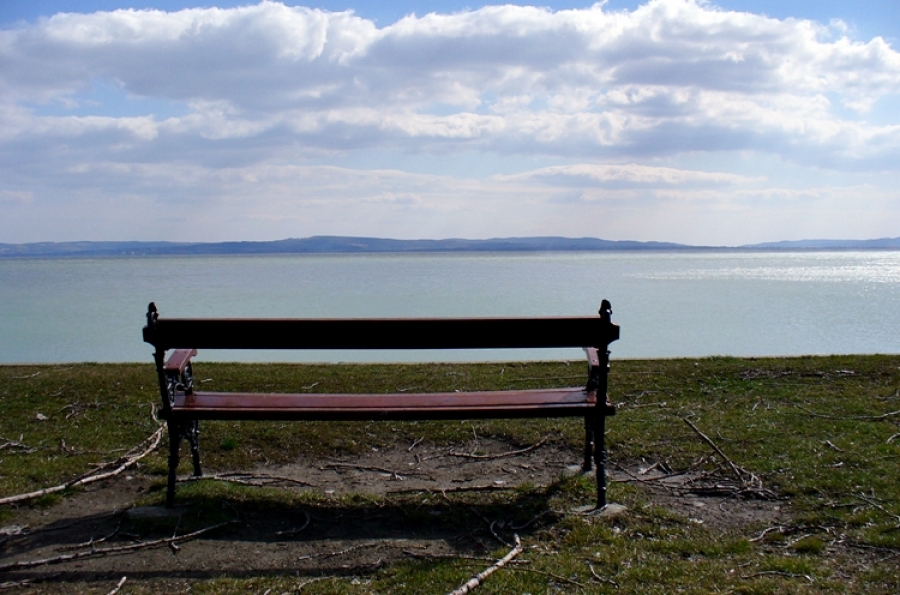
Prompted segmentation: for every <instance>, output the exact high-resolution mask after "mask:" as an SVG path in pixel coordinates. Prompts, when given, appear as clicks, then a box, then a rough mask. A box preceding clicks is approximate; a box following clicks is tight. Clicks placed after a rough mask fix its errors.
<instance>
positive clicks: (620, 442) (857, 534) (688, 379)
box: [0, 356, 900, 595]
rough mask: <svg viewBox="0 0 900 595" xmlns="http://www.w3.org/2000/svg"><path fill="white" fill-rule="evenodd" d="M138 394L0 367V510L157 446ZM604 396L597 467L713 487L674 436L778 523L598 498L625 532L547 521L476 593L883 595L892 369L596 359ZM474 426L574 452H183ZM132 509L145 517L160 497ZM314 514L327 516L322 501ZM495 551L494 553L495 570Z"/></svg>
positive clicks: (138, 381) (215, 497)
mask: <svg viewBox="0 0 900 595" xmlns="http://www.w3.org/2000/svg"><path fill="white" fill-rule="evenodd" d="M584 375H585V366H584V364H582V363H580V362H578V363H571V364H567V363H533V364H474V365H431V364H422V365H341V366H318V365H281V364H278V365H276V364H268V365H238V364H208V363H198V364H197V366H196V378H197V382H198V384H199V386H202V387H203V389H207V390H248V391H298V390H303V389H308V390H314V391H316V392H338V391H347V392H352V391H359V390H365V391H367V392H394V391H397V390H417V391H427V390H433V391H444V390H469V389H500V388H529V387H539V386H567V385H578V384H580V383H581V382H582V381H583V378H584ZM154 382H155V375H154V372H153V370H152V368H151V367H150V366H149V365H136V364H135V365H92V364H83V365H69V366H5V367H0V403H2V411H3V415H2V417H0V444H3V443H7V446H6V447H4V448H3V449H2V450H0V496H6V495H11V494H15V493H20V492H24V491H30V490H34V489H38V488H41V487H46V486H49V485H55V484H58V483H62V482H64V481H67V480H70V479H72V478H74V477H77V476H78V475H80V474H82V473H85V472H87V471H89V470H90V469H91V465H92V464H95V463H99V462H102V461H107V460H111V459H114V458H116V456H118V455H119V454H121V452H123V451H124V450H126V449H128V448H131V447H132V446H134V445H136V444H138V443H139V442H140V441H141V440H143V439H144V438H146V437H147V436H148V435H149V434H150V433H151V432H152V431H153V430H154V429H155V428H156V423H155V422H154V421H153V420H152V419H151V417H150V411H151V406H152V404H153V403H155V402H156V401H157V399H158V398H159V397H158V394H157V388H156V386H155V384H154ZM610 396H611V399H612V400H613V401H614V402H616V403H617V404H618V405H619V413H618V415H617V416H616V417H615V418H612V419H611V420H610V421H609V423H608V424H607V429H608V445H609V449H610V461H611V463H612V464H616V463H619V464H633V463H636V462H644V463H645V464H651V463H655V462H660V463H664V464H666V465H668V466H669V467H670V468H672V469H674V470H683V469H687V468H690V467H692V466H698V468H701V469H705V470H707V471H710V472H716V473H720V474H722V476H723V477H727V473H726V472H727V468H725V467H723V466H722V463H723V461H722V460H720V457H718V456H717V455H715V454H714V453H713V452H712V451H711V448H710V446H709V445H708V444H706V443H705V442H704V441H703V440H701V439H700V438H699V437H698V435H697V434H696V433H695V432H694V431H693V430H692V429H691V428H690V427H689V426H688V425H687V424H686V423H685V422H684V420H685V419H689V420H690V421H691V422H693V423H694V424H695V425H696V427H697V428H698V429H700V430H701V431H702V432H703V433H705V434H706V435H707V436H708V437H709V438H710V439H711V440H712V441H714V442H715V444H716V445H717V446H718V447H719V448H720V449H721V450H722V451H723V452H724V453H725V454H726V455H727V456H728V457H729V458H730V459H731V460H732V461H733V462H734V463H735V464H736V465H739V466H740V467H742V468H743V469H746V470H748V471H750V472H752V473H754V474H755V475H756V476H758V477H759V478H760V479H761V480H762V482H763V484H764V485H765V487H766V488H768V489H770V490H772V491H773V492H775V493H776V494H778V495H779V497H781V498H783V499H784V500H783V502H781V505H782V506H783V508H784V510H785V511H787V512H788V518H787V520H786V521H784V522H783V523H782V526H781V527H778V528H777V529H778V530H772V531H769V532H768V533H765V534H763V531H764V530H766V529H767V528H769V527H767V526H765V525H764V524H760V525H747V526H740V527H726V528H719V529H716V528H711V527H708V526H705V525H701V524H697V523H695V522H691V520H690V519H688V518H686V517H683V516H681V515H679V514H676V513H674V512H671V511H670V510H668V509H666V508H665V507H664V506H659V505H657V504H656V503H655V502H654V501H653V499H652V498H651V497H650V496H649V495H648V493H647V492H646V491H644V490H642V489H641V488H640V486H638V485H635V484H633V483H614V484H612V485H611V486H610V492H609V497H610V499H611V500H612V501H614V502H621V503H624V504H626V505H627V506H628V511H627V512H626V513H625V514H623V515H620V516H618V517H615V518H612V519H602V518H596V517H584V516H577V515H570V514H556V515H549V516H548V517H546V519H545V521H543V522H542V523H539V524H537V525H536V526H535V527H534V528H533V530H531V531H530V532H528V533H527V534H523V542H524V544H525V546H526V550H525V552H524V553H523V554H522V556H521V558H522V559H523V560H527V561H528V564H527V565H520V566H515V567H513V568H509V569H504V570H501V571H499V572H498V573H496V574H494V575H493V576H491V577H490V578H489V579H487V581H486V582H485V583H484V584H483V585H482V586H481V587H479V588H478V590H477V593H479V594H485V595H487V594H490V593H526V592H528V593H535V594H536V593H557V592H589V593H647V594H650V593H660V594H662V593H665V594H668V593H674V592H680V593H698V594H699V593H742V594H755V593H760V594H762V593H776V592H784V593H788V592H789V593H860V594H862V593H865V594H866V595H875V594H880V593H884V594H887V593H897V592H900V474H898V470H900V436H897V434H898V433H900V429H898V426H900V413H898V410H900V357H898V356H844V357H804V358H760V359H737V358H708V359H697V360H694V359H684V360H654V361H615V360H614V361H613V366H612V375H611V378H610ZM39 414H40V416H41V417H46V418H47V419H43V420H42V419H39ZM473 427H474V429H475V431H476V432H477V433H478V435H479V436H485V437H497V438H501V439H504V440H507V441H509V442H511V443H513V444H516V445H529V444H533V443H534V442H536V441H538V440H540V439H541V438H543V437H544V436H546V435H547V434H551V435H552V436H554V439H555V440H556V441H558V442H561V443H566V444H569V445H570V446H572V447H573V448H574V449H576V450H577V449H578V448H580V444H581V440H582V431H583V430H582V427H581V423H580V422H579V421H578V420H529V421H502V420H499V421H494V420H485V421H476V422H471V423H466V424H460V423H458V422H427V423H426V422H409V423H398V422H391V423H352V424H350V423H347V424H344V423H331V424H327V423H300V422H297V423H253V422H241V423H231V422H210V423H205V424H204V425H203V433H202V435H201V440H202V449H203V453H204V461H205V464H206V465H207V466H208V467H210V468H215V469H229V468H234V469H237V468H247V467H249V466H252V465H255V464H256V463H260V462H263V461H271V462H274V463H279V462H288V461H291V460H294V459H296V457H297V456H299V455H304V456H322V457H325V456H333V455H335V454H352V453H360V452H363V451H364V450H365V449H368V448H371V447H373V446H374V447H377V448H389V447H391V446H394V445H408V444H410V443H411V442H413V441H414V440H417V439H419V438H422V437H423V436H424V437H427V440H428V441H429V442H431V443H433V444H461V443H464V442H466V441H468V440H469V439H470V438H471V433H472V431H473ZM185 469H186V467H185ZM142 471H143V472H144V473H148V474H150V475H155V476H157V477H158V483H159V485H160V486H162V485H163V483H164V474H165V459H164V449H160V452H158V453H156V454H154V455H152V456H151V457H148V458H147V459H145V461H144V462H143V463H142ZM592 490H593V488H592V485H591V481H590V480H589V479H587V478H580V477H576V478H571V479H568V480H563V481H561V482H559V483H558V484H555V485H553V486H551V487H550V488H548V489H547V491H546V492H545V491H544V488H534V489H533V490H530V491H529V490H523V491H519V492H510V493H503V494H480V495H476V494H465V495H463V494H461V495H453V496H449V497H448V499H447V501H446V502H444V504H443V506H445V512H446V515H447V519H448V520H446V521H445V522H453V523H466V522H472V517H471V514H472V513H471V509H472V508H473V507H474V506H478V507H482V508H483V510H489V511H493V510H496V511H498V512H497V513H498V514H505V515H506V516H510V514H511V513H510V510H515V511H518V512H516V514H517V515H518V516H517V518H521V519H525V520H527V519H528V518H531V517H533V516H534V515H535V514H537V513H539V512H540V511H542V510H547V509H548V508H549V509H552V510H554V511H566V510H571V509H572V508H574V507H575V506H577V505H580V504H585V503H588V502H590V501H591V498H592ZM62 497H63V498H65V497H66V495H65V494H64V495H63V496H62ZM148 498H149V500H150V501H151V502H154V503H159V502H161V501H162V499H163V494H162V492H161V491H156V492H152V493H151V494H150V495H149V496H148ZM179 498H185V499H188V500H192V501H197V502H207V503H209V504H208V506H209V508H210V510H216V511H219V512H218V514H219V516H221V510H222V506H221V502H222V501H227V502H230V503H232V504H240V505H241V506H242V507H244V508H246V509H249V510H260V511H265V510H267V509H268V508H267V507H275V509H278V508H279V507H283V506H286V505H291V503H302V505H303V506H305V507H310V508H315V507H321V506H325V505H326V504H325V503H324V501H323V500H322V497H321V496H317V495H314V494H310V493H300V494H296V493H293V492H290V493H289V492H288V491H286V490H271V489H261V488H246V487H235V486H226V485H223V484H216V483H213V482H199V483H197V484H191V485H184V486H180V487H179ZM58 500H59V498H58V497H57V498H55V499H54V498H50V499H47V500H45V501H43V502H40V503H34V504H31V506H52V505H53V504H54V502H57V501H58ZM337 505H338V506H339V507H344V508H346V509H347V510H348V511H353V510H356V509H357V508H358V507H364V506H371V505H372V497H370V496H367V495H364V494H362V495H358V496H347V497H342V498H341V499H339V501H338V504H337ZM418 505H419V503H418V501H416V500H415V499H414V498H410V497H407V496H397V497H390V498H381V499H380V501H379V506H386V507H393V508H395V509H397V510H398V511H401V513H402V514H404V515H415V514H417V513H416V512H415V511H416V510H417V507H418ZM327 506H328V507H330V508H329V509H333V507H334V506H335V500H334V499H332V500H329V501H328V503H327ZM18 510H19V509H17V508H11V507H6V508H3V509H0V520H3V521H4V522H5V523H6V522H9V523H14V522H15V517H16V515H17V511H18ZM504 511H505V512H504ZM213 516H215V515H213ZM210 518H212V517H210ZM410 518H414V517H410ZM475 522H479V521H477V520H476V521H475ZM505 551H506V548H502V547H501V548H498V549H497V550H496V551H495V552H493V554H494V555H497V556H498V557H499V556H502V555H503V554H504V553H505ZM486 565H487V564H486V563H485V564H481V565H479V564H474V565H473V563H472V562H466V561H465V560H462V559H459V560H405V561H403V562H400V563H395V564H391V565H388V566H383V567H381V568H379V569H377V570H373V571H372V572H371V573H368V574H366V575H365V576H363V577H355V578H354V577H342V576H336V577H333V578H328V579H325V580H320V581H317V582H312V583H309V584H307V585H306V586H305V587H304V588H303V593H431V592H446V591H449V590H451V589H452V588H455V587H456V586H458V585H459V584H461V583H462V582H464V581H465V580H466V579H467V578H468V577H470V576H472V575H473V574H475V573H476V572H478V571H479V570H481V569H483V567H484V566H486ZM479 566H480V567H479ZM592 569H593V572H592ZM594 573H596V576H594ZM597 576H599V577H602V580H601V579H598V578H597ZM311 578H314V577H312V576H302V577H297V576H287V575H286V576H258V577H249V578H248V577H245V576H242V577H229V576H224V577H221V578H218V579H215V580H197V581H195V582H194V584H193V591H194V592H197V593H210V594H218V593H247V592H254V593H264V592H266V591H267V590H270V592H271V593H272V594H273V595H274V594H276V593H282V592H296V589H297V587H298V585H299V584H300V583H303V582H304V581H307V580H310V579H311ZM579 585H583V587H581V586H579ZM145 587H146V586H142V585H141V584H140V583H138V582H136V583H134V584H133V585H131V588H132V591H131V592H134V593H140V592H147V591H145V590H144V589H145Z"/></svg>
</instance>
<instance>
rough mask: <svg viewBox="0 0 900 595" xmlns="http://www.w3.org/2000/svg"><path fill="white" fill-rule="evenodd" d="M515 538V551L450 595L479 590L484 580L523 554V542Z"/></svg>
mask: <svg viewBox="0 0 900 595" xmlns="http://www.w3.org/2000/svg"><path fill="white" fill-rule="evenodd" d="M514 537H515V538H516V546H515V547H514V548H513V549H511V550H510V551H509V553H508V554H506V555H505V556H503V557H502V558H501V559H499V560H497V562H495V563H494V564H492V565H491V566H489V567H488V568H486V569H484V570H483V571H481V572H479V573H478V574H476V575H475V576H473V577H472V578H470V579H469V580H468V581H467V582H466V584H464V585H463V586H461V587H459V588H458V589H456V590H454V591H451V592H450V595H466V594H467V593H469V592H471V591H472V590H473V589H476V588H478V585H480V584H481V583H482V581H484V579H486V578H487V577H489V576H490V575H492V574H494V572H496V571H497V570H499V569H500V568H503V567H504V566H506V565H507V564H508V563H509V561H510V560H512V559H513V558H515V557H516V556H518V555H519V554H520V553H522V542H521V541H519V536H518V535H515V536H514Z"/></svg>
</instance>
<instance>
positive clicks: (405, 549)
mask: <svg viewBox="0 0 900 595" xmlns="http://www.w3.org/2000/svg"><path fill="white" fill-rule="evenodd" d="M559 490H560V484H559V483H554V484H551V485H550V486H547V487H533V488H529V489H527V490H525V489H516V490H507V491H502V492H501V491H498V492H489V493H477V494H473V493H466V494H452V495H451V494H442V493H440V492H421V493H413V494H408V495H403V496H402V497H395V496H394V497H391V498H375V497H371V496H366V495H362V494H358V495H352V496H343V497H340V498H337V497H336V498H333V499H330V498H321V497H317V498H311V499H310V501H308V502H298V501H297V499H285V498H279V497H278V496H277V495H272V494H271V493H261V494H256V493H253V494H251V495H249V496H248V495H247V494H246V493H243V492H241V493H239V494H237V495H235V494H226V495H212V496H204V495H197V496H194V497H191V498H185V499H184V502H183V503H182V504H181V506H179V507H177V508H176V509H175V512H173V513H171V514H169V515H162V516H141V515H137V516H135V515H133V514H131V513H129V511H123V512H119V513H107V514H96V515H89V516H84V517H69V518H61V519H59V520H57V521H55V522H53V523H51V524H49V525H47V526H45V527H42V528H40V529H39V530H35V531H31V532H24V533H23V534H21V535H16V536H11V537H9V538H7V539H6V540H5V541H4V542H2V543H0V556H2V561H0V565H7V564H10V563H13V562H19V561H26V560H37V559H49V558H54V557H59V556H67V555H73V556H78V555H79V553H80V552H89V551H91V549H92V548H93V549H94V551H95V552H99V551H101V550H104V549H107V548H121V547H129V546H132V545H135V544H138V543H141V542H148V541H152V540H165V539H167V538H171V537H172V536H173V535H185V534H188V533H191V532H193V531H198V530H202V529H204V528H208V527H213V526H214V525H218V524H220V523H224V522H228V521H233V522H231V523H229V524H227V525H225V526H221V527H219V528H217V529H214V530H211V531H209V532H206V533H203V534H202V535H199V536H198V537H196V538H195V539H191V540H187V541H183V542H179V543H178V544H177V545H176V546H175V547H170V546H169V545H168V544H166V543H163V544H160V545H157V547H154V548H147V549H138V550H132V551H125V552H110V553H108V554H103V555H95V556H91V557H84V558H78V559H68V560H60V561H59V562H58V563H54V564H47V565H42V566H37V567H33V568H13V569H10V570H8V571H6V572H3V573H0V578H2V580H3V581H9V582H14V581H24V580H27V581H32V582H44V583H69V582H88V583H91V582H97V581H108V580H111V579H114V578H115V579H118V578H120V577H122V576H128V577H129V580H132V579H133V580H136V581H140V580H148V581H152V580H158V579H164V580H172V579H209V578H222V577H226V578H228V577H230V578H246V577H262V576H291V577H304V576H306V577H318V576H324V575H334V576H342V575H365V574H370V573H372V572H374V571H376V570H377V569H378V568H381V567H382V566H384V565H387V564H391V563H394V562H397V561H401V560H416V559H438V558H441V557H447V556H454V555H459V556H490V555H492V554H495V553H496V551H497V550H501V549H506V548H507V544H509V543H512V542H513V540H514V537H513V536H514V534H516V535H519V536H522V537H525V536H528V535H530V534H533V533H535V532H536V531H540V530H545V529H546V528H548V527H550V526H552V525H553V524H555V523H557V522H559V520H560V519H562V518H563V516H564V514H563V513H559V512H557V511H554V510H552V508H551V506H550V502H551V499H552V498H553V497H554V496H555V495H556V494H557V493H558V492H559Z"/></svg>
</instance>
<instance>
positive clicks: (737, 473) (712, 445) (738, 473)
mask: <svg viewBox="0 0 900 595" xmlns="http://www.w3.org/2000/svg"><path fill="white" fill-rule="evenodd" d="M683 419H684V423H686V424H687V425H689V426H690V427H691V429H692V430H694V431H695V432H696V433H697V435H698V436H700V438H701V439H702V440H703V441H704V442H706V443H707V444H708V445H709V446H710V448H712V449H713V450H714V451H716V454H718V455H719V456H720V457H722V459H723V460H724V461H725V462H726V463H728V465H729V466H730V467H731V470H732V471H734V474H735V476H737V478H738V480H739V481H741V482H743V481H744V476H743V475H742V474H741V471H740V469H738V466H737V465H735V464H734V462H733V461H732V460H731V459H729V458H728V456H726V455H725V453H724V452H722V449H720V448H719V447H718V446H716V443H715V442H713V441H712V440H710V438H709V436H707V435H706V434H704V433H703V432H701V431H700V428H698V427H697V426H695V425H694V423H693V422H692V421H691V420H689V419H688V418H686V417H685V418H683Z"/></svg>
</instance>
